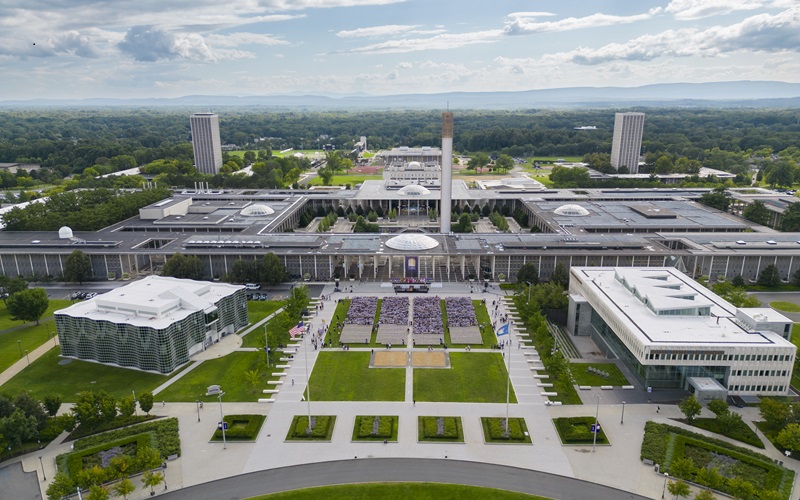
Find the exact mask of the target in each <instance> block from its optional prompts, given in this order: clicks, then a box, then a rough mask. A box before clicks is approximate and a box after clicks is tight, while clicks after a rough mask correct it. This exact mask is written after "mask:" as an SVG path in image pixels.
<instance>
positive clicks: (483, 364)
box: [414, 352, 517, 403]
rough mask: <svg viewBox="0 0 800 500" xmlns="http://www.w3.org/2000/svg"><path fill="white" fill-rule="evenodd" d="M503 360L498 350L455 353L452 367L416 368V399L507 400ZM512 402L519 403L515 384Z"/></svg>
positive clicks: (472, 401)
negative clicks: (492, 351) (515, 392)
mask: <svg viewBox="0 0 800 500" xmlns="http://www.w3.org/2000/svg"><path fill="white" fill-rule="evenodd" d="M503 361H504V360H503V356H502V355H501V354H498V353H486V352H451V353H450V368H449V369H438V368H437V369H434V368H416V369H414V399H415V400H417V401H436V402H444V401H448V402H454V403H505V402H506V380H507V372H506V367H505V365H504V363H503ZM511 402H512V403H516V402H517V397H516V395H515V394H514V387H513V385H512V387H511Z"/></svg>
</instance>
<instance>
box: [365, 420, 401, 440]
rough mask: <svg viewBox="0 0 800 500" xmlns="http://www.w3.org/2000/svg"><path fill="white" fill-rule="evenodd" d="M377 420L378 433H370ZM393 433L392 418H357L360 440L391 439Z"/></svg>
mask: <svg viewBox="0 0 800 500" xmlns="http://www.w3.org/2000/svg"><path fill="white" fill-rule="evenodd" d="M376 418H377V419H378V431H377V432H376V433H373V432H372V429H373V427H374V421H375V419H376ZM393 431H394V417H373V416H361V417H359V425H358V437H360V438H370V437H377V438H385V439H388V438H390V437H392V433H393Z"/></svg>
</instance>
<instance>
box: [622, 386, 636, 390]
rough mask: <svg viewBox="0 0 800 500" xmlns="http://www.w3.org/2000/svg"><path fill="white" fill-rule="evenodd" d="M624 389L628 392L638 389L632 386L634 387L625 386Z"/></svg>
mask: <svg viewBox="0 0 800 500" xmlns="http://www.w3.org/2000/svg"><path fill="white" fill-rule="evenodd" d="M622 388H623V389H624V390H626V391H632V390H634V389H636V387H635V386H632V385H623V386H622Z"/></svg>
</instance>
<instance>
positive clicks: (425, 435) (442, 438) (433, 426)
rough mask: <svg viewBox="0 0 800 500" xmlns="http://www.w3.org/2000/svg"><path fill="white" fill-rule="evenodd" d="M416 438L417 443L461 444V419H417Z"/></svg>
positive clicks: (462, 432) (462, 435) (462, 438)
mask: <svg viewBox="0 0 800 500" xmlns="http://www.w3.org/2000/svg"><path fill="white" fill-rule="evenodd" d="M417 438H418V440H419V441H430V442H444V443H448V442H450V443H463V442H464V428H463V427H462V426H461V417H418V419H417Z"/></svg>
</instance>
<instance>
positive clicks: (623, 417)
mask: <svg viewBox="0 0 800 500" xmlns="http://www.w3.org/2000/svg"><path fill="white" fill-rule="evenodd" d="M619 423H620V425H622V424H624V423H625V401H623V402H622V416H621V417H620V419H619Z"/></svg>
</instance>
